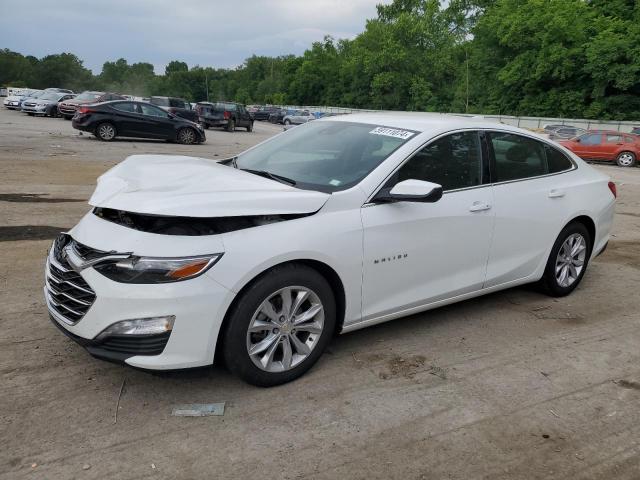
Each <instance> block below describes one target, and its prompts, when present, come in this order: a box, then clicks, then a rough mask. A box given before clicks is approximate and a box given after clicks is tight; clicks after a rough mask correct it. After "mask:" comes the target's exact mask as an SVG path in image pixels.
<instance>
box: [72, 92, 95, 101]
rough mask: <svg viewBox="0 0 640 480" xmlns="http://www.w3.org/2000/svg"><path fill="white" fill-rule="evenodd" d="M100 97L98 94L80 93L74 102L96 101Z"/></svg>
mask: <svg viewBox="0 0 640 480" xmlns="http://www.w3.org/2000/svg"><path fill="white" fill-rule="evenodd" d="M100 95H101V94H100V93H92V92H82V93H81V94H80V95H78V96H77V97H76V100H97V99H98V98H100Z"/></svg>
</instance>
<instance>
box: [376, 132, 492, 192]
mask: <svg viewBox="0 0 640 480" xmlns="http://www.w3.org/2000/svg"><path fill="white" fill-rule="evenodd" d="M409 179H415V180H425V181H427V182H433V183H437V184H439V185H442V189H443V190H444V191H447V190H456V189H459V188H468V187H475V186H477V185H480V184H481V183H482V149H481V146H480V137H479V135H478V132H475V131H474V132H458V133H453V134H451V135H447V136H446V137H442V138H440V139H438V140H436V141H435V142H433V143H431V144H429V145H427V146H426V147H424V148H423V149H422V150H420V151H419V152H418V153H416V154H415V155H414V156H413V157H412V158H411V159H409V161H407V163H405V164H404V165H403V166H402V167H400V170H398V172H396V174H395V175H394V178H393V184H394V185H395V184H396V183H398V182H402V181H403V180H409ZM388 186H392V185H388Z"/></svg>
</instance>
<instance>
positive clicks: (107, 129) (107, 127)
mask: <svg viewBox="0 0 640 480" xmlns="http://www.w3.org/2000/svg"><path fill="white" fill-rule="evenodd" d="M98 136H99V137H100V138H101V139H103V140H112V139H113V137H115V136H116V129H115V128H113V125H111V124H110V123H103V124H102V125H100V126H99V127H98Z"/></svg>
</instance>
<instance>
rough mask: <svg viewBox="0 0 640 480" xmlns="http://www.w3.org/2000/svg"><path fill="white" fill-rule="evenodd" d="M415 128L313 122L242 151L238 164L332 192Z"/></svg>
mask: <svg viewBox="0 0 640 480" xmlns="http://www.w3.org/2000/svg"><path fill="white" fill-rule="evenodd" d="M416 133H417V132H415V131H409V130H400V129H396V128H387V127H383V126H380V125H371V124H364V123H355V122H336V121H318V122H310V123H307V124H305V125H301V126H298V127H296V128H293V129H291V130H289V131H287V132H286V133H282V134H280V135H278V136H276V137H274V138H273V139H272V140H270V141H268V142H266V143H263V144H261V145H258V146H257V147H255V148H253V149H251V150H249V151H247V152H245V153H243V154H241V155H240V156H239V157H238V158H237V160H236V165H237V167H238V168H240V169H250V170H259V171H266V172H269V173H271V174H273V175H279V176H282V177H286V178H289V179H291V180H293V181H295V182H296V187H299V188H304V189H309V190H319V191H323V192H329V193H330V192H335V191H338V190H345V189H347V188H350V187H352V186H353V185H356V184H357V183H359V182H360V181H361V180H362V179H363V178H364V177H366V176H367V175H368V174H369V173H370V172H371V171H372V170H373V169H374V168H376V167H377V166H378V165H380V164H381V163H382V162H383V161H384V160H385V159H386V158H387V157H389V155H391V154H392V153H393V152H394V151H395V150H397V149H398V147H400V146H401V145H402V144H403V143H405V142H407V141H408V140H409V139H410V138H412V137H413V136H414V135H416Z"/></svg>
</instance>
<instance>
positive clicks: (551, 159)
mask: <svg viewBox="0 0 640 480" xmlns="http://www.w3.org/2000/svg"><path fill="white" fill-rule="evenodd" d="M544 151H545V153H546V155H547V166H548V168H549V173H558V172H564V171H565V170H570V169H571V168H573V163H571V160H569V159H568V158H567V156H566V155H565V154H564V153H562V152H561V151H560V150H558V149H556V148H553V147H552V146H551V145H545V146H544Z"/></svg>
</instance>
